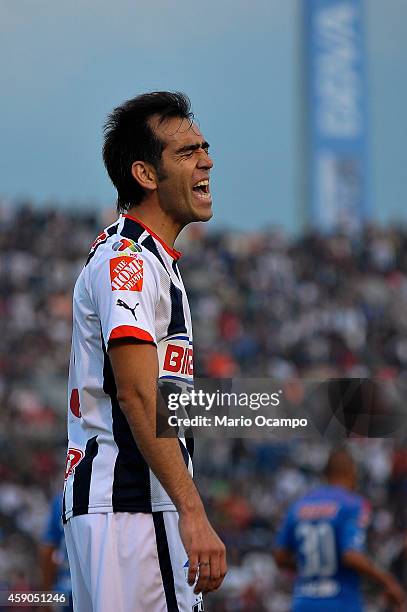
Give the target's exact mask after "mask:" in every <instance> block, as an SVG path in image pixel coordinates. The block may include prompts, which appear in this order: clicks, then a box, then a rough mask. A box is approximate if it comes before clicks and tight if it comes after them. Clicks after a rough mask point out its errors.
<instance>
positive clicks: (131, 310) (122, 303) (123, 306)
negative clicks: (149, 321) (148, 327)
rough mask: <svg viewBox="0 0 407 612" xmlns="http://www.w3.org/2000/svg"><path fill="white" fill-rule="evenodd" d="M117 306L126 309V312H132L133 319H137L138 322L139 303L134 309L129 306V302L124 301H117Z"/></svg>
mask: <svg viewBox="0 0 407 612" xmlns="http://www.w3.org/2000/svg"><path fill="white" fill-rule="evenodd" d="M116 305H117V306H121V307H122V308H124V309H125V310H130V312H131V314H132V315H133V317H134V318H135V320H136V321H137V317H136V308H137V306H139V303H138V302H137V304H136V305H135V306H133V307H131V306H129V305H128V304H127V302H125V301H124V300H117V302H116Z"/></svg>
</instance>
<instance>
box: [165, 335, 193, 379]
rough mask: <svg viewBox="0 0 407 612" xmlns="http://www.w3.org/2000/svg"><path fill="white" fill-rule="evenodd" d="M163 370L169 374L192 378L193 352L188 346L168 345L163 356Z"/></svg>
mask: <svg viewBox="0 0 407 612" xmlns="http://www.w3.org/2000/svg"><path fill="white" fill-rule="evenodd" d="M163 369H164V371H165V372H170V373H171V374H184V375H186V376H193V373H194V368H193V351H192V348H190V347H188V346H186V347H185V346H181V345H179V344H172V343H170V344H168V345H167V349H166V351H165V356H164V365H163Z"/></svg>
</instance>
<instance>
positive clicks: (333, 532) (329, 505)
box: [274, 450, 405, 612]
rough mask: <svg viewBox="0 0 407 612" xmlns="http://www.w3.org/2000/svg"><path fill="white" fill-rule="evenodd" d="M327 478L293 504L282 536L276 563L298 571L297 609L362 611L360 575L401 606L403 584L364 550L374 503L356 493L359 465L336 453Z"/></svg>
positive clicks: (296, 611)
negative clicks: (370, 507)
mask: <svg viewBox="0 0 407 612" xmlns="http://www.w3.org/2000/svg"><path fill="white" fill-rule="evenodd" d="M326 478H327V481H328V484H327V485H325V486H321V487H319V488H317V489H316V490H314V491H311V492H310V493H308V494H307V495H305V496H304V497H302V498H301V499H299V500H298V501H297V502H295V503H294V504H293V505H292V507H291V508H290V509H289V511H288V514H287V516H286V519H285V521H284V524H283V526H282V528H281V530H280V532H279V533H278V535H277V546H276V549H275V550H274V557H275V560H276V562H277V564H278V565H279V566H280V567H281V568H291V569H295V570H296V572H297V578H296V582H295V586H294V602H293V612H342V610H346V612H361V611H362V610H363V604H362V598H361V594H360V585H359V577H360V576H365V577H367V578H369V579H370V580H372V581H374V582H376V583H378V584H379V585H381V587H382V588H383V589H384V592H385V594H386V596H387V597H388V599H389V600H390V602H392V603H393V604H394V606H395V609H396V610H401V609H402V605H403V603H404V602H405V594H404V592H403V590H402V588H401V587H400V585H399V584H398V582H397V581H396V580H395V578H393V576H392V575H391V574H389V573H387V572H385V571H383V570H381V569H379V568H378V567H377V566H376V565H375V564H374V563H373V562H372V561H371V560H370V559H369V557H368V556H367V555H366V553H365V552H364V543H365V530H366V527H367V523H368V519H369V507H368V504H367V502H366V501H365V500H364V499H363V498H362V497H360V496H359V495H357V494H356V493H354V492H353V491H354V489H355V486H356V479H357V473H356V466H355V463H354V461H353V460H352V457H351V456H350V455H349V454H348V453H347V452H346V451H345V450H336V451H333V452H332V453H331V455H330V457H329V460H328V463H327V466H326Z"/></svg>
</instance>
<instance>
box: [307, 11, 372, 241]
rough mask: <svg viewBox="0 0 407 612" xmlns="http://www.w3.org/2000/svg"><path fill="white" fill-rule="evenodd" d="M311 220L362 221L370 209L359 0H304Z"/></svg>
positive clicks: (325, 227) (332, 223)
mask: <svg viewBox="0 0 407 612" xmlns="http://www.w3.org/2000/svg"><path fill="white" fill-rule="evenodd" d="M303 6H304V11H305V15H304V17H305V30H306V62H307V71H306V78H307V98H308V99H307V107H308V112H307V115H308V116H307V122H308V144H309V149H308V151H309V156H310V173H309V179H310V185H309V187H310V209H311V223H312V225H314V226H316V227H317V228H319V229H320V230H322V231H331V230H333V229H335V228H337V227H338V226H340V227H343V226H345V227H348V228H354V227H358V226H360V225H361V224H362V223H363V222H364V221H365V220H366V219H367V218H368V217H369V214H370V206H369V196H368V188H367V187H368V185H367V159H366V149H367V147H366V138H367V113H366V71H365V52H364V40H363V10H362V3H361V0H303Z"/></svg>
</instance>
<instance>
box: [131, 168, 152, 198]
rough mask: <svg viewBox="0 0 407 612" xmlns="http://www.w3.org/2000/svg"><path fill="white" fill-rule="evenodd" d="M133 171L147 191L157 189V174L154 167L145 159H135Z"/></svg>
mask: <svg viewBox="0 0 407 612" xmlns="http://www.w3.org/2000/svg"><path fill="white" fill-rule="evenodd" d="M131 173H132V175H133V177H134V178H135V179H136V181H137V182H138V184H139V185H140V187H142V188H143V189H145V190H146V191H154V190H155V189H157V174H156V171H155V169H154V167H153V166H152V165H151V164H149V163H148V162H145V161H135V162H133V163H132V165H131Z"/></svg>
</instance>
